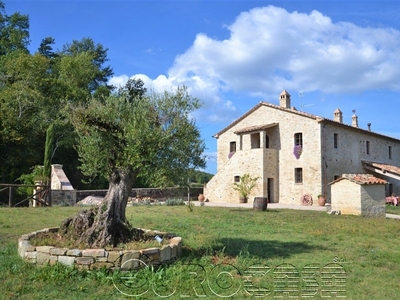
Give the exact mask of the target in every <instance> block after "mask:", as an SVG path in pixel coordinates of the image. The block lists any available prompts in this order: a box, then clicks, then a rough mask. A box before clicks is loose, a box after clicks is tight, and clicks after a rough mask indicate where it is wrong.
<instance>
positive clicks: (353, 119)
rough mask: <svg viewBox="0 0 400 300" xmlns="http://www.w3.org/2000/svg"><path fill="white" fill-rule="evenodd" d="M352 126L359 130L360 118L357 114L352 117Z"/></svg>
mask: <svg viewBox="0 0 400 300" xmlns="http://www.w3.org/2000/svg"><path fill="white" fill-rule="evenodd" d="M351 125H352V126H353V127H357V128H358V117H357V116H356V114H353V115H352V116H351Z"/></svg>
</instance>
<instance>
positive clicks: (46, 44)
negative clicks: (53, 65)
mask: <svg viewBox="0 0 400 300" xmlns="http://www.w3.org/2000/svg"><path fill="white" fill-rule="evenodd" d="M54 43H55V39H54V38H52V37H50V36H49V37H46V38H44V39H43V40H42V42H41V43H40V46H39V49H38V52H39V53H40V54H41V55H43V56H44V57H47V58H54V57H57V54H56V53H55V52H54V51H53V46H52V45H54Z"/></svg>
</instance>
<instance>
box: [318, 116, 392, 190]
mask: <svg viewBox="0 0 400 300" xmlns="http://www.w3.org/2000/svg"><path fill="white" fill-rule="evenodd" d="M335 133H336V134H338V147H337V148H334V145H333V140H334V139H333V135H334V134H335ZM322 134H323V136H324V140H325V145H324V146H325V149H326V150H325V153H324V154H323V157H325V162H323V165H325V166H326V182H327V183H330V182H332V181H333V180H334V179H335V176H336V177H338V176H339V177H341V176H342V174H346V173H359V174H362V173H369V172H370V171H368V172H366V171H367V170H365V169H364V167H363V166H362V163H361V160H368V161H378V162H381V163H386V164H389V165H394V166H400V141H399V140H396V139H393V138H390V137H384V136H381V135H377V134H375V133H370V132H368V131H365V130H359V129H357V128H352V127H351V126H346V125H343V124H335V123H332V122H331V123H329V124H327V125H326V126H325V127H324V129H323V131H322ZM367 141H369V144H370V153H369V154H368V153H367V152H366V142H367ZM389 146H390V147H391V149H392V156H391V158H390V157H389ZM325 163H326V164H325ZM378 177H380V178H382V179H385V180H386V181H388V182H390V183H392V184H393V192H394V193H395V194H396V195H400V181H399V180H395V179H393V178H390V177H387V176H384V175H379V176H378ZM326 196H327V198H330V189H329V188H327V190H326Z"/></svg>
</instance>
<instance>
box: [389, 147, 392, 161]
mask: <svg viewBox="0 0 400 300" xmlns="http://www.w3.org/2000/svg"><path fill="white" fill-rule="evenodd" d="M389 159H392V146H389Z"/></svg>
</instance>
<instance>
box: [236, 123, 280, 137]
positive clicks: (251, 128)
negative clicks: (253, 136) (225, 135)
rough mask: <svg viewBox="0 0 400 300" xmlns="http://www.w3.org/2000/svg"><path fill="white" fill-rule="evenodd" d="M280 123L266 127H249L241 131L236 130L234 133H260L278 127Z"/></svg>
mask: <svg viewBox="0 0 400 300" xmlns="http://www.w3.org/2000/svg"><path fill="white" fill-rule="evenodd" d="M277 125H278V123H270V124H265V125H256V126H249V127H245V128H242V129H239V130H236V131H235V132H234V133H236V134H239V133H248V132H253V131H260V130H264V129H267V128H270V127H274V126H277Z"/></svg>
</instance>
